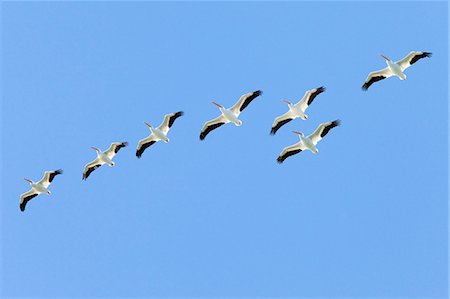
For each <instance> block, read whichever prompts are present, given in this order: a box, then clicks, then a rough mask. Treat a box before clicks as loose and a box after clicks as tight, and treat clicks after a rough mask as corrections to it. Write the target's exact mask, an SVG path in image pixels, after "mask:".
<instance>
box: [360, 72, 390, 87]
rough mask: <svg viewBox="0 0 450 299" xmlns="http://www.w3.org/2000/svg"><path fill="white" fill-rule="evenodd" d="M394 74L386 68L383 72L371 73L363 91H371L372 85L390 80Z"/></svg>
mask: <svg viewBox="0 0 450 299" xmlns="http://www.w3.org/2000/svg"><path fill="white" fill-rule="evenodd" d="M393 75H394V74H393V73H392V72H391V70H390V69H389V68H384V69H382V70H379V71H376V72H371V73H370V74H369V75H368V76H367V79H366V82H364V85H363V86H362V89H363V90H367V89H369V87H370V85H372V84H373V83H375V82H378V81H380V80H383V79H386V78H389V77H391V76H393Z"/></svg>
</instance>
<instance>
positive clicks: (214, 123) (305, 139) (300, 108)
mask: <svg viewBox="0 0 450 299" xmlns="http://www.w3.org/2000/svg"><path fill="white" fill-rule="evenodd" d="M430 56H431V53H429V52H416V51H414V52H411V53H409V54H408V55H407V56H406V57H405V58H403V59H401V60H399V61H397V62H394V61H392V60H390V59H389V58H387V57H386V56H384V55H381V57H383V58H384V59H385V60H386V64H387V67H386V68H384V69H382V70H379V71H375V72H371V73H370V74H369V75H368V76H367V79H366V81H365V82H364V85H363V86H362V89H363V90H367V89H368V88H369V87H370V86H371V85H372V84H373V83H375V82H377V81H380V80H383V79H386V78H389V77H391V76H397V77H398V78H399V79H400V80H405V79H406V75H405V74H404V73H403V72H404V71H405V70H406V69H407V68H408V67H410V66H411V65H412V64H414V63H415V62H417V61H418V60H419V59H421V58H424V57H430ZM324 91H325V88H324V87H319V88H315V89H311V90H308V91H307V92H306V93H305V95H304V96H303V98H302V99H301V100H300V101H299V102H298V103H297V104H293V103H291V102H289V101H286V100H284V102H285V103H286V104H287V105H288V107H289V110H288V111H287V112H286V113H285V114H283V115H281V116H279V117H277V118H276V119H275V120H274V122H273V124H272V129H271V131H270V134H271V135H274V134H276V132H277V131H278V130H279V129H280V128H281V127H282V126H283V125H285V124H287V123H288V122H290V121H292V120H294V119H296V118H301V119H303V120H306V119H308V116H307V115H306V114H305V111H306V109H307V108H308V107H309V105H311V103H312V102H313V101H314V99H315V98H316V97H317V96H318V95H319V94H321V93H322V92H324ZM261 94H262V91H260V90H257V91H254V92H249V93H247V94H244V95H243V96H241V97H240V99H239V100H238V101H237V103H236V104H234V105H233V106H232V107H231V108H228V109H227V108H225V107H223V106H222V105H220V104H218V103H216V102H213V104H214V105H216V106H217V107H219V109H220V112H221V114H220V116H218V117H216V118H214V119H212V120H210V121H207V122H206V123H205V124H204V125H203V128H202V131H201V132H200V140H204V139H205V138H206V136H207V135H208V134H209V133H210V132H211V131H213V130H215V129H217V128H218V127H220V126H222V125H224V124H227V123H234V124H235V125H236V126H240V125H242V121H241V120H239V115H240V114H241V112H242V111H243V110H244V109H245V108H246V107H247V106H248V105H249V104H250V103H251V102H252V101H253V100H254V99H255V98H257V97H258V96H260V95H261ZM180 116H183V112H182V111H179V112H175V113H171V114H167V115H166V116H165V117H164V121H163V122H162V124H161V125H160V126H159V127H157V128H155V127H153V126H151V125H150V124H148V123H147V122H144V123H145V125H146V126H147V127H148V128H149V129H150V132H151V133H150V135H149V136H148V137H146V138H144V139H141V140H139V143H138V146H137V149H136V157H137V158H140V157H141V156H142V154H143V153H144V151H145V150H146V149H147V148H148V147H150V146H151V145H153V144H154V143H156V142H158V141H160V140H162V141H164V142H169V138H168V137H167V134H168V133H169V130H170V128H171V127H172V125H173V124H174V122H175V120H176V119H177V118H179V117H180ZM339 124H340V120H334V121H330V122H325V123H322V124H320V125H319V126H318V127H317V129H316V130H315V131H314V132H313V133H312V134H311V135H309V136H305V135H304V134H303V133H302V132H297V131H293V132H294V133H295V134H297V135H298V136H299V139H300V140H299V141H298V142H297V143H295V144H293V145H290V146H287V147H285V148H284V149H283V150H282V151H281V153H280V155H279V156H278V158H277V162H278V163H283V162H284V160H286V159H287V158H288V157H290V156H293V155H295V154H298V153H300V152H301V151H304V150H309V151H311V152H312V153H314V154H316V153H318V152H319V150H318V149H317V147H316V146H317V143H318V142H319V141H320V140H322V138H324V137H325V136H326V135H327V134H328V132H329V131H330V130H331V129H333V128H335V127H337V126H339ZM127 145H128V142H113V143H112V144H111V146H110V147H109V148H108V149H107V150H106V151H103V152H102V151H101V150H100V149H98V148H96V147H92V149H94V150H95V151H96V152H97V158H95V159H94V160H93V161H92V162H90V163H88V164H86V166H85V167H84V171H83V180H86V179H87V178H88V177H89V175H90V174H91V173H92V172H93V171H94V170H96V169H97V168H99V167H100V166H102V165H104V164H107V165H109V166H114V162H113V161H112V159H113V158H114V156H115V155H116V154H117V153H118V152H119V150H120V149H121V148H123V147H126V146H127ZM62 173H63V171H62V170H61V169H59V170H54V171H46V172H45V173H44V177H43V178H42V179H41V180H40V181H39V182H36V183H35V182H33V181H32V180H29V179H26V178H25V180H26V181H27V182H29V183H30V185H31V190H29V191H28V192H25V193H23V194H22V195H21V196H20V210H21V211H22V212H23V211H25V206H26V204H27V203H28V202H29V201H30V200H31V199H32V198H34V197H36V196H38V195H39V194H41V193H45V194H47V195H50V190H48V187H49V185H50V184H51V182H52V181H53V179H54V178H55V176H57V175H59V174H62Z"/></svg>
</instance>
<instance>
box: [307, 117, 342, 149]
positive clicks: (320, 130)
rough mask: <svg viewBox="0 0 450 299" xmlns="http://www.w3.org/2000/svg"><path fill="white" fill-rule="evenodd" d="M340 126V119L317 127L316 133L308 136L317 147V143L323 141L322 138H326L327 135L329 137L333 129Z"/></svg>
mask: <svg viewBox="0 0 450 299" xmlns="http://www.w3.org/2000/svg"><path fill="white" fill-rule="evenodd" d="M340 124H341V121H340V120H339V119H337V120H335V121H331V122H326V123H322V124H320V125H319V126H318V127H317V129H316V130H315V131H314V133H312V134H311V135H309V136H308V138H309V139H310V140H311V141H312V143H313V144H314V145H317V143H318V142H319V141H320V140H322V138H323V137H325V135H327V134H328V132H330V130H331V129H333V128H335V127H337V126H339V125H340Z"/></svg>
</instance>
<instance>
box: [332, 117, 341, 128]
mask: <svg viewBox="0 0 450 299" xmlns="http://www.w3.org/2000/svg"><path fill="white" fill-rule="evenodd" d="M332 124H333V126H335V127H338V126H340V125H341V120H340V119H336V120H335V121H333V122H332Z"/></svg>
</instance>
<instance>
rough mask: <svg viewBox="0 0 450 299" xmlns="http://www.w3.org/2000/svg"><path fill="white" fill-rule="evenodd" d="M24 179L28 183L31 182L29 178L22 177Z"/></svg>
mask: <svg viewBox="0 0 450 299" xmlns="http://www.w3.org/2000/svg"><path fill="white" fill-rule="evenodd" d="M23 179H24V180H25V181H27V182H28V183H30V184H33V181H32V180H30V179H27V178H23Z"/></svg>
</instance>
